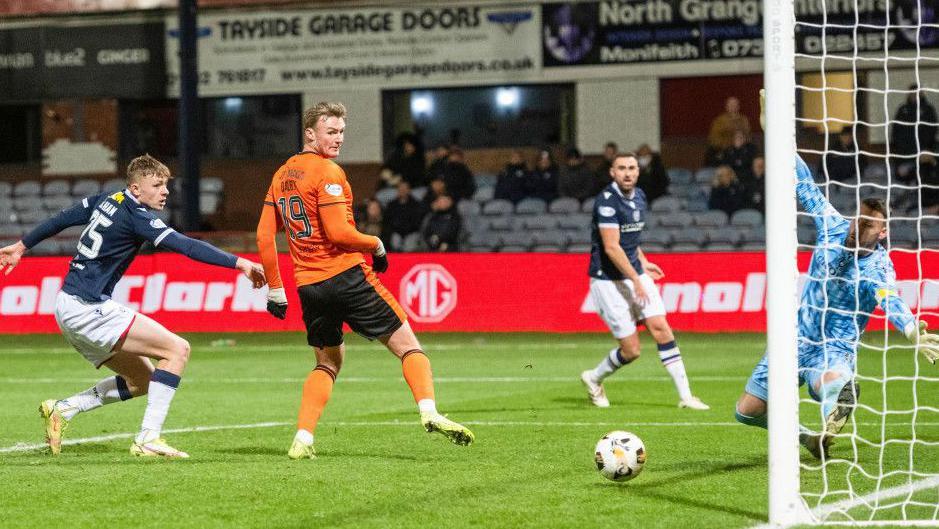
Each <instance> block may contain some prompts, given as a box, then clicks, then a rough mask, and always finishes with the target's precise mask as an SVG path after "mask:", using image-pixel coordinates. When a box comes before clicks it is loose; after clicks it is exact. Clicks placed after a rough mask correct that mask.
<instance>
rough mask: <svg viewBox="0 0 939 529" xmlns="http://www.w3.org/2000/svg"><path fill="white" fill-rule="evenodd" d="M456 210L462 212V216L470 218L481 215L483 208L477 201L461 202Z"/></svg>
mask: <svg viewBox="0 0 939 529" xmlns="http://www.w3.org/2000/svg"><path fill="white" fill-rule="evenodd" d="M456 209H457V211H459V212H460V215H462V216H464V217H468V216H471V215H479V214H481V213H482V209H483V208H482V206H480V205H479V202H476V201H475V200H461V201H460V202H459V203H457V205H456Z"/></svg>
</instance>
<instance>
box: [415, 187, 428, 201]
mask: <svg viewBox="0 0 939 529" xmlns="http://www.w3.org/2000/svg"><path fill="white" fill-rule="evenodd" d="M411 196H412V197H414V200H424V197H426V196H427V186H419V187H415V188H413V189H411Z"/></svg>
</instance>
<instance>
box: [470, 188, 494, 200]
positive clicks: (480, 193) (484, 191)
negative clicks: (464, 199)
mask: <svg viewBox="0 0 939 529" xmlns="http://www.w3.org/2000/svg"><path fill="white" fill-rule="evenodd" d="M495 194H496V188H495V187H492V186H483V187H478V188H476V193H474V194H473V200H475V201H476V202H481V203H485V202H489V201H490V200H492V199H493V198H494V197H495Z"/></svg>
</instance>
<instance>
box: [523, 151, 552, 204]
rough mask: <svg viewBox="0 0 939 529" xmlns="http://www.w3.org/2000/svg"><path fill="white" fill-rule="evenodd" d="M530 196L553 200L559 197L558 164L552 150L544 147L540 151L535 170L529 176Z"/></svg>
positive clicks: (547, 200) (548, 200) (546, 200)
mask: <svg viewBox="0 0 939 529" xmlns="http://www.w3.org/2000/svg"><path fill="white" fill-rule="evenodd" d="M527 187H528V196H530V197H534V198H540V199H541V200H544V201H545V202H551V201H552V200H554V199H556V198H557V197H558V164H557V163H555V161H554V157H552V156H551V151H549V150H548V149H544V150H542V151H541V152H539V153H538V159H537V160H536V161H535V170H534V171H532V172H531V173H530V174H529V177H528V186H527Z"/></svg>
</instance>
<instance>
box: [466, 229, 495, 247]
mask: <svg viewBox="0 0 939 529" xmlns="http://www.w3.org/2000/svg"><path fill="white" fill-rule="evenodd" d="M500 241H501V239H500V237H499V235H498V234H495V233H492V232H489V231H485V230H484V231H477V232H473V233H470V234H469V237H468V238H467V239H466V243H467V245H468V247H469V249H470V251H473V252H492V251H495V250H496V249H498V248H499V245H500Z"/></svg>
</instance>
